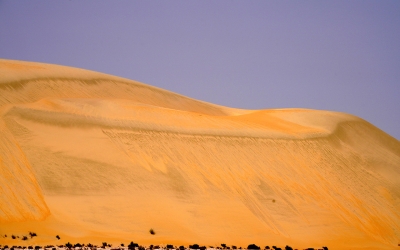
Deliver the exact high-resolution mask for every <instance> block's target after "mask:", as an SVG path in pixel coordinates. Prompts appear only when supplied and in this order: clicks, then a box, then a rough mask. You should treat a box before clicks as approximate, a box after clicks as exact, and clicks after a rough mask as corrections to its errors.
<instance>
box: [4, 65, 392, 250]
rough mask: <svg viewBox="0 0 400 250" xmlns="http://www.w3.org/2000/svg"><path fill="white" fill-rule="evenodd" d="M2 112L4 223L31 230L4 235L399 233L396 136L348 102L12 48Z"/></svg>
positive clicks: (347, 244)
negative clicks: (101, 66)
mask: <svg viewBox="0 0 400 250" xmlns="http://www.w3.org/2000/svg"><path fill="white" fill-rule="evenodd" d="M0 114H1V119H0V131H1V133H0V138H1V139H0V164H1V170H0V181H1V184H2V185H1V186H0V193H1V196H0V234H1V235H4V234H7V235H11V234H15V235H26V234H27V232H29V231H35V232H37V234H38V235H39V237H35V238H33V239H30V240H29V241H21V240H18V239H16V240H12V239H11V238H10V237H7V238H5V237H4V236H3V237H2V236H0V244H2V243H4V244H9V245H24V244H25V245H26V244H33V245H34V244H56V243H65V242H67V241H71V242H86V243H88V242H91V243H97V244H99V243H100V242H102V241H107V242H113V243H121V242H125V243H127V242H130V241H136V242H139V243H141V244H166V243H172V244H193V243H199V244H205V245H217V244H218V245H219V244H221V243H226V244H235V245H241V246H247V245H248V244H250V243H256V244H259V245H262V246H265V245H269V246H272V245H278V246H281V247H282V246H285V245H292V246H293V247H296V248H305V247H322V246H325V245H327V246H329V247H330V249H397V248H398V247H397V245H398V244H399V243H400V212H399V211H400V143H399V141H398V140H396V139H394V138H392V137H390V136H389V135H387V134H386V133H384V132H383V131H381V130H379V129H378V128H376V127H374V126H373V125H371V124H370V123H368V122H366V121H364V120H362V119H360V118H358V117H355V116H352V115H349V114H344V113H339V112H329V111H318V110H306V109H281V110H240V109H233V108H227V107H222V106H218V105H214V104H210V103H206V102H202V101H198V100H194V99H190V98H187V97H184V96H181V95H178V94H175V93H172V92H169V91H166V90H162V89H159V88H155V87H152V86H149V85H145V84H142V83H139V82H135V81H132V80H127V79H123V78H119V77H115V76H110V75H106V74H102V73H97V72H92V71H86V70H82V69H75V68H70V67H63V66H57V65H48V64H41V63H31V62H21V61H11V60H0ZM150 228H153V229H154V230H155V231H156V234H155V235H151V234H149V229H150ZM56 235H60V236H61V240H60V241H58V240H56V238H55V236H56Z"/></svg>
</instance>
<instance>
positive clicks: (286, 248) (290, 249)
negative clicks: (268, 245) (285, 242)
mask: <svg viewBox="0 0 400 250" xmlns="http://www.w3.org/2000/svg"><path fill="white" fill-rule="evenodd" d="M285 250H293V248H291V247H290V246H286V247H285Z"/></svg>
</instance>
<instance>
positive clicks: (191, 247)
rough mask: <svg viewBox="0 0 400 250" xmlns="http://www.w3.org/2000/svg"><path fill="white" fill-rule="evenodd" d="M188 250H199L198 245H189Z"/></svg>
mask: <svg viewBox="0 0 400 250" xmlns="http://www.w3.org/2000/svg"><path fill="white" fill-rule="evenodd" d="M189 248H190V249H200V247H199V245H198V244H193V245H189Z"/></svg>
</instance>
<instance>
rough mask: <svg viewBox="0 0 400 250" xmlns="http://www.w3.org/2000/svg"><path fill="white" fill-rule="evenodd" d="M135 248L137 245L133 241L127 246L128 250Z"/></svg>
mask: <svg viewBox="0 0 400 250" xmlns="http://www.w3.org/2000/svg"><path fill="white" fill-rule="evenodd" d="M135 247H139V245H138V244H137V243H133V241H131V243H130V244H129V245H128V249H131V250H134V249H135Z"/></svg>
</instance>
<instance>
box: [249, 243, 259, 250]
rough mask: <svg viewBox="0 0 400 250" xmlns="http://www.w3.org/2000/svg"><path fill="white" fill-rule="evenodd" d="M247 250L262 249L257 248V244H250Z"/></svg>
mask: <svg viewBox="0 0 400 250" xmlns="http://www.w3.org/2000/svg"><path fill="white" fill-rule="evenodd" d="M247 249H260V247H259V246H257V245H256V244H250V245H248V246H247Z"/></svg>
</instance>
